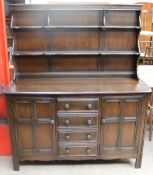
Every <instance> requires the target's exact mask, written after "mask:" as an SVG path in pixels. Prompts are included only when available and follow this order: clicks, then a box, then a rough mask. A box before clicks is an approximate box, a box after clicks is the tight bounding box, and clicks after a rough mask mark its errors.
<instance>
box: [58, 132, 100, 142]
mask: <svg viewBox="0 0 153 175" xmlns="http://www.w3.org/2000/svg"><path fill="white" fill-rule="evenodd" d="M97 132H98V131H97V130H95V131H92V130H87V131H82V130H76V131H74V130H73V131H59V133H58V138H59V142H68V143H69V142H77V143H78V141H79V142H80V141H83V142H96V141H97Z"/></svg>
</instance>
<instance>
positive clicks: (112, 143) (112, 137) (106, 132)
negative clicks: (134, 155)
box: [101, 123, 117, 149]
mask: <svg viewBox="0 0 153 175" xmlns="http://www.w3.org/2000/svg"><path fill="white" fill-rule="evenodd" d="M110 133H111V134H110ZM101 134H102V136H101V137H102V138H103V143H102V144H103V148H107V147H108V148H109V149H111V148H112V149H113V148H115V147H116V143H117V123H107V124H105V125H104V126H103V132H102V133H101ZM105 138H107V139H105Z"/></svg>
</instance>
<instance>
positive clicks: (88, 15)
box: [11, 9, 140, 29]
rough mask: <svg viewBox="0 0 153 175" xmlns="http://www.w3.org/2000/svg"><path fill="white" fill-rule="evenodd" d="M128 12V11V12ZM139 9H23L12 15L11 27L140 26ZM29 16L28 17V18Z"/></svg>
mask: <svg viewBox="0 0 153 175" xmlns="http://www.w3.org/2000/svg"><path fill="white" fill-rule="evenodd" d="M129 12H130V13H129ZM139 13H140V11H139V10H130V9H124V10H123V9H85V10H79V9H78V10H76V9H75V10H65V9H63V10H58V9H56V10H55V9H48V10H45V9H44V10H40V9H33V10H24V11H22V14H21V13H20V11H15V12H14V13H13V16H12V22H11V27H12V28H13V29H22V28H23V29H38V28H39V29H40V28H44V29H55V28H101V29H107V28H108V29H109V28H123V29H124V28H125V29H127V28H129V29H130V28H132V29H133V28H136V29H139V28H140V24H139V18H138V16H139ZM29 16H30V18H29ZM23 19H24V20H23Z"/></svg>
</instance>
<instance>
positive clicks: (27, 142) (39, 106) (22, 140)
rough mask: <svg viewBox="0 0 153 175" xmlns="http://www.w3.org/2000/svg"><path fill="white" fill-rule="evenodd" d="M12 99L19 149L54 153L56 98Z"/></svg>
mask: <svg viewBox="0 0 153 175" xmlns="http://www.w3.org/2000/svg"><path fill="white" fill-rule="evenodd" d="M10 101H11V110H12V112H13V119H14V129H15V135H16V141H17V146H18V150H21V151H22V152H23V154H24V152H27V151H30V152H33V151H43V152H44V153H45V152H48V151H49V152H50V153H49V154H50V155H53V154H54V152H55V151H54V149H55V146H54V144H55V100H54V99H52V98H46V97H45V98H43V97H41V98H38V97H29V98H28V97H19V98H11V100H10ZM33 154H35V152H33ZM20 155H22V153H20Z"/></svg>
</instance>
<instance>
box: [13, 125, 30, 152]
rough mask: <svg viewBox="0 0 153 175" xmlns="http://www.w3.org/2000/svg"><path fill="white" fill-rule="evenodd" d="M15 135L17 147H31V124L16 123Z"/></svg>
mask: <svg viewBox="0 0 153 175" xmlns="http://www.w3.org/2000/svg"><path fill="white" fill-rule="evenodd" d="M16 129H17V133H16V134H17V137H18V148H19V149H31V148H32V147H33V134H32V133H33V130H32V125H31V124H18V125H17V128H16Z"/></svg>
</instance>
